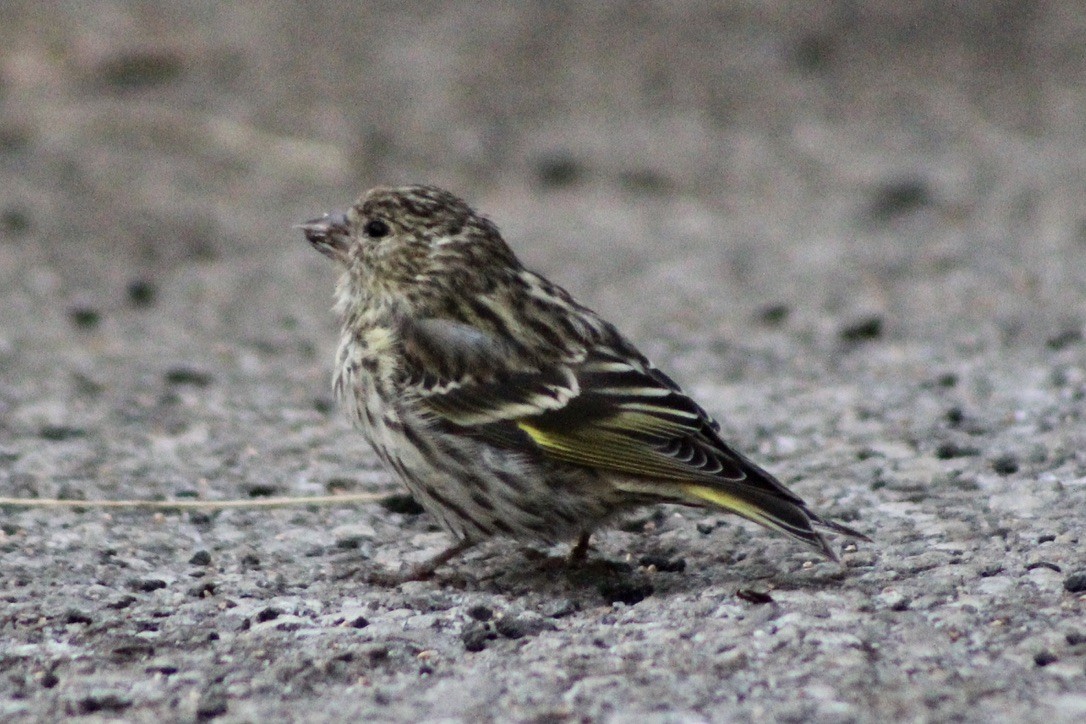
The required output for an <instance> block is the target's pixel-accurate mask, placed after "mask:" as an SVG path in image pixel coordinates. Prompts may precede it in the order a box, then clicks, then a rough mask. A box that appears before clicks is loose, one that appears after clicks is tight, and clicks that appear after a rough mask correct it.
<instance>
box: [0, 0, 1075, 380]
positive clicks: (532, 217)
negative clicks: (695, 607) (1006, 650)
mask: <svg viewBox="0 0 1086 724" xmlns="http://www.w3.org/2000/svg"><path fill="white" fill-rule="evenodd" d="M3 16H4V17H3V23H2V24H0V48H3V50H0V179H2V183H0V282H2V291H0V294H2V296H3V307H4V312H3V315H2V318H0V361H3V362H4V363H5V364H6V365H7V366H8V367H9V368H10V369H12V370H14V371H17V370H19V369H22V370H24V371H26V372H27V373H32V376H33V377H35V378H37V379H36V381H35V383H34V385H35V387H34V389H38V387H37V385H40V384H47V385H48V384H52V383H51V382H43V381H42V380H53V381H54V382H55V381H56V380H54V378H53V377H51V376H50V375H46V374H42V373H43V372H44V371H48V370H66V369H68V368H69V367H71V366H72V365H73V364H74V365H76V367H77V368H78V367H79V365H80V364H82V365H83V368H84V372H83V373H81V374H83V375H84V376H85V377H90V378H92V382H93V378H95V374H97V375H98V376H99V377H100V376H101V375H108V374H112V373H113V372H110V370H113V371H116V370H125V371H124V372H123V373H118V374H123V375H125V376H128V375H131V374H133V372H132V370H133V369H135V370H139V369H144V368H146V367H147V365H151V369H152V370H156V373H158V372H160V371H161V370H160V369H159V368H161V366H162V364H165V362H162V360H173V361H176V360H181V361H185V360H196V362H199V363H202V364H212V365H213V364H217V363H218V362H225V363H226V364H227V366H228V368H230V369H232V370H234V371H235V372H237V374H238V376H239V378H244V377H245V375H246V372H245V370H246V369H248V370H249V372H250V373H253V372H254V370H255V371H257V372H258V371H259V368H260V365H261V364H264V363H268V364H273V365H274V364H276V362H275V359H276V357H277V355H279V362H280V363H281V365H280V366H281V369H283V370H287V371H288V372H290V373H291V374H295V373H296V374H297V375H298V377H299V378H300V379H314V378H319V379H321V384H323V375H324V370H325V368H326V367H327V366H328V364H329V355H330V350H331V348H332V345H333V344H334V340H335V323H334V320H333V319H332V316H331V314H330V313H329V312H328V307H329V305H330V295H331V287H332V281H333V278H334V274H333V272H332V270H331V269H329V267H328V265H327V264H326V263H325V260H324V259H322V258H320V257H319V255H317V254H314V253H312V251H311V250H310V249H308V248H307V247H306V245H305V244H304V242H303V241H302V239H301V235H300V234H299V233H298V232H297V231H296V230H294V229H293V228H292V225H293V224H295V223H297V222H299V221H301V220H305V219H309V218H312V217H314V216H318V215H320V214H322V213H324V212H325V211H327V210H330V209H334V208H342V207H344V206H346V205H347V204H348V203H350V202H351V201H352V200H353V199H354V198H355V197H356V196H357V195H358V194H359V193H360V192H361V191H362V190H363V189H365V188H368V187H370V186H373V185H377V184H389V183H401V182H427V183H435V184H439V185H442V186H445V187H447V188H449V189H450V190H452V191H454V192H455V193H457V194H459V195H461V196H463V197H465V198H466V199H468V200H469V201H470V202H471V203H472V204H473V205H475V206H476V207H477V208H479V209H480V210H482V211H483V212H485V213H487V214H488V215H490V216H491V217H492V218H493V219H494V220H495V221H496V222H497V223H498V224H499V225H500V226H501V227H502V229H503V230H504V232H505V234H506V237H507V239H508V240H509V241H510V243H511V244H512V246H513V247H514V248H515V249H516V251H517V252H518V253H519V254H520V255H521V256H522V258H523V259H524V260H525V261H526V262H527V263H528V264H529V265H530V266H532V267H535V268H537V269H539V270H540V271H543V272H544V273H546V274H548V275H550V276H552V277H553V278H555V279H556V280H558V281H559V282H560V283H563V284H564V285H566V286H568V287H569V288H570V289H571V291H573V292H574V293H575V294H576V295H578V296H580V297H582V298H583V299H584V300H585V301H586V302H587V303H589V304H590V305H592V306H595V307H597V308H598V309H599V310H600V311H601V312H603V313H604V314H605V315H607V316H610V317H612V318H614V319H615V320H616V321H618V322H619V323H620V326H621V327H623V328H624V329H625V330H627V331H628V332H629V333H631V334H632V335H633V336H634V338H635V339H637V340H638V341H639V342H640V343H641V344H643V345H644V346H645V347H646V348H647V349H648V351H649V352H650V353H653V354H654V355H666V356H669V357H673V358H677V361H676V362H675V364H677V365H679V366H680V368H682V367H685V368H687V369H688V370H689V371H690V374H692V375H701V376H704V377H717V376H720V375H723V376H725V377H736V376H742V375H743V374H745V372H746V371H749V370H750V368H751V365H754V366H755V367H756V368H759V369H761V368H767V369H774V370H775V369H779V368H781V367H782V366H783V367H786V368H789V369H793V370H797V369H798V370H799V371H800V372H802V369H803V366H804V365H805V364H810V365H813V367H814V368H815V369H814V371H815V372H817V371H818V370H817V368H819V367H823V366H827V365H828V366H833V365H836V364H837V363H838V362H840V353H841V352H842V350H845V351H846V352H847V351H848V350H850V349H852V348H853V347H854V346H855V343H857V342H860V343H862V342H863V341H865V340H869V339H884V340H891V341H893V342H895V345H896V346H895V347H894V348H893V350H892V351H891V353H890V354H892V355H896V356H898V357H900V356H901V355H905V356H908V355H910V354H912V355H916V354H921V355H923V354H927V355H929V356H930V355H935V356H936V357H939V356H943V357H946V356H949V357H953V356H954V355H955V354H961V353H966V352H969V351H976V350H983V349H992V348H999V347H1000V346H1002V345H1014V344H1018V343H1025V344H1044V343H1050V344H1052V345H1056V346H1059V345H1061V344H1065V343H1067V342H1068V341H1075V340H1077V339H1081V334H1082V333H1081V330H1082V323H1083V308H1084V307H1083V303H1084V302H1086V291H1084V290H1086V182H1084V179H1086V82H1083V79H1084V78H1086V51H1084V48H1086V43H1084V42H1083V41H1084V38H1086V6H1084V5H1083V4H1082V3H1062V2H1031V3H1022V2H1017V1H1004V2H964V1H963V2H953V3H951V2H936V1H931V2H924V1H914V2H868V3H858V2H844V1H842V2H826V3H809V2H800V1H795V2H785V1H783V0H781V1H776V2H774V1H772V0H764V1H762V2H738V1H737V2H727V3H721V2H693V1H689V2H669V3H638V4H632V5H630V4H617V3H594V2H553V3H550V2H547V3H545V2H532V3H500V2H494V3H485V2H484V3H472V4H470V5H469V4H455V5H454V4H449V3H441V2H429V3H428V2H409V3H403V2H366V3H355V2H320V3H306V4H304V5H303V4H297V3H275V2H259V3H258V2H237V3H217V2H199V1H195V0H194V1H190V2H176V3H160V2H139V1H132V2H98V3H79V2H69V3H49V4H42V3H36V2H19V1H18V0H8V2H5V3H4V7H3ZM737 349H738V350H740V351H741V354H738V355H736V354H734V351H735V350H737ZM796 350H801V353H800V354H799V355H798V358H797V359H786V358H788V357H796ZM215 354H218V357H215ZM729 354H731V355H732V356H731V357H729ZM283 355H285V357H284V356H283ZM687 357H689V359H687ZM140 358H144V359H145V360H146V364H145V363H141V362H139V361H138V359H140ZM103 360H106V361H109V360H112V361H113V362H115V363H116V364H115V366H113V367H109V366H108V365H107V370H105V371H99V372H95V373H94V374H92V373H91V372H90V371H89V368H90V367H96V366H100V365H101V364H102V362H103ZM216 360H217V361H216ZM245 360H248V364H249V367H245V365H244V364H243V362H245ZM782 360H784V361H782ZM196 362H193V364H196ZM133 365H134V367H133ZM155 365H157V367H156V366H155ZM682 374H683V371H682V369H680V375H682ZM65 379H66V378H65ZM687 379H689V376H687ZM56 384H61V385H62V386H64V385H68V384H69V383H67V382H63V381H61V382H56ZM91 386H92V387H93V384H92V385H91ZM64 389H67V387H64Z"/></svg>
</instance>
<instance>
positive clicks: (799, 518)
mask: <svg viewBox="0 0 1086 724" xmlns="http://www.w3.org/2000/svg"><path fill="white" fill-rule="evenodd" d="M681 491H682V497H683V498H684V499H685V501H686V502H688V503H691V504H693V505H705V504H706V503H709V504H710V505H713V506H716V507H718V508H723V509H724V510H727V511H728V512H730V513H735V514H736V515H740V516H742V517H744V518H746V519H747V520H750V521H753V522H755V523H758V524H759V525H763V526H765V527H766V528H769V529H770V530H776V531H780V532H781V533H784V534H785V535H787V536H789V537H790V538H795V539H796V540H799V541H802V542H804V543H806V544H807V545H809V546H811V547H813V548H815V549H816V550H818V551H819V552H820V553H822V554H823V555H824V556H826V557H827V558H829V559H830V560H832V561H836V560H838V558H837V554H836V553H835V552H834V550H833V549H832V548H830V546H829V544H828V543H827V542H826V539H825V538H823V537H822V534H821V533H819V532H818V531H816V530H815V529H814V526H815V525H818V526H821V527H823V528H827V529H829V530H832V531H833V532H835V533H842V534H844V535H848V536H852V537H854V538H861V539H863V540H870V539H869V538H868V537H867V536H865V535H864V534H863V533H860V532H859V531H856V530H853V529H852V528H849V527H848V526H845V525H841V524H840V523H834V522H832V521H828V520H825V519H823V518H821V517H819V516H817V515H815V514H814V513H812V512H811V511H809V510H807V508H806V506H804V505H803V504H802V503H799V502H795V501H792V500H788V499H786V498H783V497H781V496H780V495H776V494H774V492H772V491H761V490H755V489H753V488H749V487H745V486H744V487H740V486H735V487H734V488H733V489H731V490H729V489H726V488H725V487H723V486H710V485H704V484H699V483H686V484H684V485H682V486H681Z"/></svg>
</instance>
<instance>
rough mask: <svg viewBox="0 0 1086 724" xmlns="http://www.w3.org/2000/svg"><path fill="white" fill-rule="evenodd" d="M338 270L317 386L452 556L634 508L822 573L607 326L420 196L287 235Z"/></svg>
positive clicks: (782, 519) (683, 398) (800, 516)
mask: <svg viewBox="0 0 1086 724" xmlns="http://www.w3.org/2000/svg"><path fill="white" fill-rule="evenodd" d="M300 228H301V229H302V230H303V231H304V233H305V236H306V238H307V240H308V241H309V242H310V243H311V244H312V245H313V246H314V247H315V248H316V249H317V250H318V251H320V252H321V253H322V254H324V255H325V256H328V257H330V258H331V259H333V260H335V261H336V262H337V263H338V264H339V265H340V266H342V267H343V269H344V274H343V276H342V278H341V279H340V281H339V284H338V286H337V288H336V311H337V312H338V314H339V316H340V318H341V321H342V336H341V339H340V344H339V351H338V352H337V354H336V363H335V374H334V382H333V384H334V388H335V394H336V396H337V397H338V399H339V400H340V402H341V404H342V405H343V406H344V407H345V408H346V411H347V414H348V416H349V417H350V418H351V420H352V422H353V423H354V424H355V425H356V426H357V427H359V428H360V429H361V430H362V432H363V434H364V435H365V436H366V438H367V439H368V440H369V442H370V444H371V445H373V448H374V450H375V451H376V452H377V455H378V457H380V459H381V461H382V462H383V463H384V465H385V466H386V467H387V468H388V469H389V470H390V471H392V472H394V473H395V474H396V475H398V476H399V477H400V479H401V480H402V481H403V482H404V484H405V485H406V486H407V488H408V489H409V490H410V491H411V494H412V495H413V496H414V497H415V498H416V499H417V500H418V502H419V503H420V504H421V505H422V507H423V508H425V509H426V510H427V511H428V512H429V513H430V514H431V515H433V516H434V517H435V518H437V519H438V520H439V521H440V522H441V525H442V526H443V527H444V528H445V529H446V530H447V531H448V532H449V533H451V534H452V535H453V536H454V537H455V538H456V539H457V540H458V541H459V542H458V543H457V544H456V545H454V546H453V547H451V548H449V549H448V550H447V551H444V552H443V553H441V554H440V555H438V556H436V557H435V558H433V559H432V560H431V561H429V562H428V563H427V564H424V565H423V566H420V567H419V568H417V569H416V570H415V571H414V574H415V577H425V576H427V575H429V574H430V573H432V572H433V570H434V569H435V568H436V567H437V566H439V565H441V564H443V563H445V562H447V561H448V560H450V559H451V558H453V557H454V556H456V555H457V554H459V553H460V552H462V551H463V550H466V549H467V548H468V547H470V546H471V545H473V544H475V543H477V542H479V541H481V540H484V539H487V538H490V537H491V536H499V535H500V536H509V537H513V538H517V539H529V540H537V541H541V542H545V543H554V542H556V541H559V540H563V539H565V540H573V539H576V541H577V542H576V544H575V546H574V548H573V551H572V554H571V555H572V557H574V558H580V557H583V556H584V554H585V551H586V549H587V545H588V536H589V535H590V533H591V532H592V530H593V529H594V528H596V527H597V526H599V525H600V524H602V523H605V522H607V521H608V520H609V519H611V518H613V517H614V516H615V515H616V514H619V513H621V512H624V511H628V510H630V509H631V508H634V507H636V506H640V505H645V504H650V503H660V502H665V503H679V504H685V505H695V506H714V507H717V508H722V509H724V510H726V511H729V512H732V513H736V514H738V515H740V516H742V517H744V518H747V519H749V520H752V521H754V522H755V523H760V524H761V525H763V526H765V527H767V528H771V529H773V530H777V531H780V532H781V533H784V534H786V535H788V536H791V537H793V538H795V539H798V540H800V541H803V542H804V543H807V544H809V545H811V546H813V547H814V548H816V549H817V550H818V551H820V552H821V553H822V554H824V555H825V556H827V557H828V558H830V559H833V560H836V555H835V554H834V552H833V550H832V549H831V548H830V547H829V546H828V545H827V543H826V541H825V539H824V538H823V537H822V536H821V535H820V534H819V533H818V532H817V531H815V530H814V528H813V527H812V526H813V525H818V526H821V527H823V528H828V529H830V530H833V531H835V532H838V533H843V534H846V535H851V536H855V537H858V538H864V536H863V535H862V534H861V533H858V532H857V531H854V530H852V529H851V528H848V527H846V526H843V525H840V524H838V523H834V522H831V521H828V520H825V519H823V518H821V517H819V516H818V515H816V514H815V513H813V512H811V510H810V509H808V507H807V505H806V503H804V502H803V500H802V499H800V498H799V497H798V496H797V495H795V494H794V493H792V492H791V491H789V490H788V489H786V488H785V487H784V486H783V485H781V484H780V483H779V482H778V481H777V480H776V479H775V478H774V477H773V476H772V475H770V474H769V473H767V472H766V471H765V470H762V469H761V468H760V467H758V466H757V465H755V464H754V463H753V462H751V461H750V460H748V459H747V458H746V457H744V456H743V455H741V454H740V453H738V452H736V451H735V450H733V449H731V448H730V447H729V446H728V445H727V444H726V443H725V442H724V441H723V440H722V439H721V438H720V436H719V434H718V433H719V425H717V423H716V422H714V421H713V419H712V418H711V417H710V416H709V415H708V414H707V413H706V412H705V411H704V410H703V409H702V408H701V407H699V406H698V405H697V403H695V402H694V401H693V400H691V399H690V398H689V397H688V396H687V395H686V394H685V393H684V392H683V391H682V390H681V389H680V388H679V386H678V385H677V384H676V383H675V382H673V381H672V380H671V378H670V377H668V376H667V375H665V374H664V373H663V372H661V371H659V370H658V369H656V368H655V367H654V366H653V365H652V364H651V363H650V362H649V361H648V360H647V359H646V358H645V357H644V356H643V355H642V354H641V353H640V352H638V350H637V349H636V348H635V347H634V346H633V344H631V343H630V342H629V340H627V339H626V338H625V337H623V336H622V334H620V333H619V331H618V330H617V329H615V327H613V326H612V325H611V324H610V323H608V322H606V321H605V320H603V319H601V318H600V317H599V316H598V315H597V314H596V313H595V312H593V311H591V310H590V309H588V308H586V307H584V306H582V305H581V304H578V303H577V302H576V301H575V300H574V299H573V298H572V297H571V296H570V295H569V293H567V292H566V291H565V290H564V289H562V288H560V287H558V286H556V285H555V284H553V283H551V282H549V281H547V280H546V279H544V278H543V277H541V276H540V275H538V274H535V273H533V272H531V271H528V270H527V269H525V268H524V267H523V266H521V264H520V262H519V261H518V260H517V258H516V257H515V256H514V255H513V252H512V251H511V250H510V249H509V247H508V246H507V245H506V244H505V242H504V241H503V240H502V237H501V234H500V233H499V232H498V229H497V227H496V226H494V224H493V223H491V222H490V221H489V220H488V219H486V218H484V217H483V216H481V215H479V214H477V213H476V212H475V211H473V210H472V209H471V208H470V207H469V206H468V205H467V204H466V203H464V202H463V201H461V200H460V199H458V198H457V197H455V196H453V195H452V194H450V193H448V192H447V191H443V190H441V189H438V188H435V187H432V186H406V187H402V188H375V189H373V190H371V191H369V192H367V193H366V194H364V195H363V196H362V197H361V198H360V199H359V200H358V202H357V203H356V204H355V205H354V206H352V207H351V208H350V209H349V210H348V211H347V212H346V213H332V214H328V215H326V216H324V217H322V218H320V219H315V220H313V221H310V222H307V223H305V224H302V225H301V227H300Z"/></svg>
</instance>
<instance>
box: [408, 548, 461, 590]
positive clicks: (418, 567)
mask: <svg viewBox="0 0 1086 724" xmlns="http://www.w3.org/2000/svg"><path fill="white" fill-rule="evenodd" d="M474 545H475V541H470V540H462V541H458V542H456V543H455V544H453V545H451V546H449V547H448V548H446V549H445V550H443V551H441V552H440V553H438V554H437V555H436V556H434V557H433V558H429V559H427V560H425V561H423V562H422V563H416V564H415V565H413V566H411V567H410V568H409V569H407V577H406V578H405V579H404V580H407V581H425V580H426V579H428V578H429V577H430V576H432V575H434V571H436V570H437V569H438V568H441V566H443V565H445V564H446V563H448V562H449V561H451V560H452V559H453V558H456V557H457V556H458V555H460V554H461V553H463V552H464V551H466V550H468V549H469V548H471V547H472V546H474Z"/></svg>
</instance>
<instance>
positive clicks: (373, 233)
mask: <svg viewBox="0 0 1086 724" xmlns="http://www.w3.org/2000/svg"><path fill="white" fill-rule="evenodd" d="M362 231H363V232H364V233H365V234H366V236H368V237H370V238H371V239H380V238H381V237H382V236H388V232H389V228H388V224H386V223H385V222H383V221H381V220H380V219H374V220H373V221H367V222H366V225H365V226H363V227H362Z"/></svg>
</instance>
